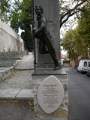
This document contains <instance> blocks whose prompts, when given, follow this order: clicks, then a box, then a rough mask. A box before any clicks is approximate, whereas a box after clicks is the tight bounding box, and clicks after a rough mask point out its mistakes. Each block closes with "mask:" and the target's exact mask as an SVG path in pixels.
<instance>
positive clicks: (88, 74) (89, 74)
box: [86, 62, 90, 77]
mask: <svg viewBox="0 0 90 120" xmlns="http://www.w3.org/2000/svg"><path fill="white" fill-rule="evenodd" d="M86 75H87V76H88V77H90V62H88V71H87V74H86Z"/></svg>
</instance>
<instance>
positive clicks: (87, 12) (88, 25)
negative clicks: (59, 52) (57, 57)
mask: <svg viewBox="0 0 90 120" xmlns="http://www.w3.org/2000/svg"><path fill="white" fill-rule="evenodd" d="M82 10H83V12H82V13H81V17H80V19H79V20H78V26H77V27H76V28H75V29H74V30H70V31H68V32H67V33H66V35H65V37H64V41H63V46H64V48H65V49H66V50H67V51H68V53H69V57H70V59H73V60H75V59H77V57H78V56H83V57H85V58H86V57H88V52H89V51H88V49H89V48H90V4H87V6H85V7H83V9H82Z"/></svg>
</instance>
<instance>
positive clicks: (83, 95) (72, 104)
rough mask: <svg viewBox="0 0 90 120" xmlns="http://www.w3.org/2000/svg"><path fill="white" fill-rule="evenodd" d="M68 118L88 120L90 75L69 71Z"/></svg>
mask: <svg viewBox="0 0 90 120" xmlns="http://www.w3.org/2000/svg"><path fill="white" fill-rule="evenodd" d="M69 120H90V77H87V76H86V75H85V74H81V73H78V72H77V71H76V70H72V69H71V70H70V72H69Z"/></svg>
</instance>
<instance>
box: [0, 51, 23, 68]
mask: <svg viewBox="0 0 90 120" xmlns="http://www.w3.org/2000/svg"><path fill="white" fill-rule="evenodd" d="M24 54H25V53H24V52H16V51H13V52H0V67H11V66H13V65H14V64H15V63H16V60H18V59H21V57H22V56H23V55H24Z"/></svg>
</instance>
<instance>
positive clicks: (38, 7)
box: [35, 6, 43, 16]
mask: <svg viewBox="0 0 90 120" xmlns="http://www.w3.org/2000/svg"><path fill="white" fill-rule="evenodd" d="M35 12H36V14H37V15H38V16H39V15H42V14H43V8H42V7H41V6H35Z"/></svg>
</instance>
